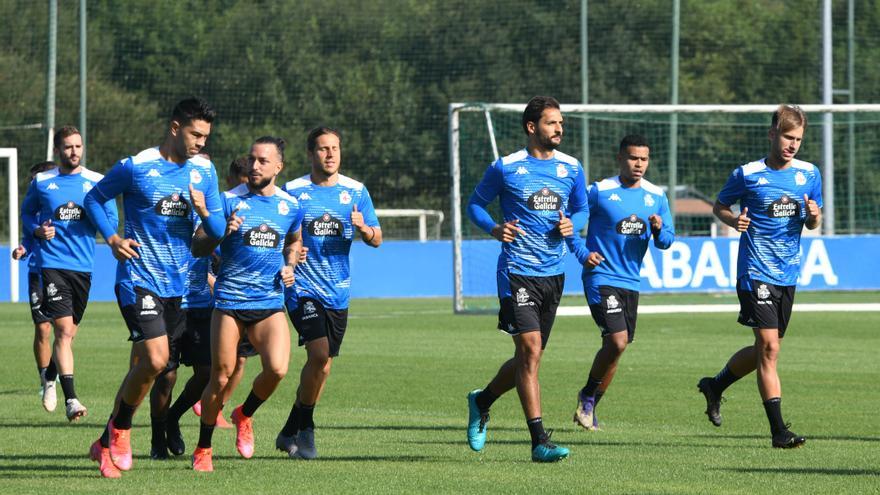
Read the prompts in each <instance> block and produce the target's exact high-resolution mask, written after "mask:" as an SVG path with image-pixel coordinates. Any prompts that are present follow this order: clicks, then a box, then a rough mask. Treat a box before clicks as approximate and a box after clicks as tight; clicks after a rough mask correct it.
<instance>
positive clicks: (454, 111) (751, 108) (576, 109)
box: [448, 103, 880, 313]
mask: <svg viewBox="0 0 880 495" xmlns="http://www.w3.org/2000/svg"><path fill="white" fill-rule="evenodd" d="M524 108H525V103H450V104H449V129H448V137H449V172H450V176H451V178H452V184H451V186H452V191H451V203H452V204H451V206H452V208H451V209H450V212H451V214H452V266H453V272H454V275H453V277H454V294H453V299H452V304H453V309H454V311H455V312H456V313H464V312H466V308H465V306H464V294H463V288H462V259H461V243H462V233H461V232H462V230H461V228H462V221H463V220H462V214H461V198H462V192H461V155H460V149H459V147H460V135H459V133H460V128H459V116H460V114H461V112H482V113H483V114H485V117H486V126H487V127H488V130H489V141H490V142H489V145H490V146H491V148H492V152H493V155H494V157H495V159H496V160H497V159H498V156H499V153H498V144H497V143H496V140H495V131H494V127H493V124H492V117H491V115H490V112H491V111H493V110H502V111H510V112H522V111H523V109H524ZM776 108H778V105H777V104H769V105H604V104H600V105H593V104H590V105H578V104H562V105H561V108H560V110H562V112H564V113H566V112H571V113H579V114H584V115H590V114H609V113H611V114H635V113H639V114H673V115H675V114H683V113H763V114H771V113H773V112H774V111H775V110H776ZM800 108H801V109H802V110H804V111H805V112H808V113H823V114H824V119H823V121H822V123H821V124H820V125H822V126H823V139H822V141H823V143H822V146H823V162H824V163H823V171H822V176H823V179H824V180H823V186H824V187H823V191H822V195H823V198H824V200H825V210H826V214H825V217H826V218H831V219H833V218H834V160H833V154H832V153H833V147H832V137H833V136H832V124H833V114H834V113H854V112H873V113H880V104H848V105H800ZM826 227H829V228H827V229H826V233H829V234H833V233H834V226H833V221H832V223H831V224H830V225H826Z"/></svg>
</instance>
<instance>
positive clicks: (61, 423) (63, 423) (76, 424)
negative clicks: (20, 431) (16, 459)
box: [0, 413, 103, 434]
mask: <svg viewBox="0 0 880 495" xmlns="http://www.w3.org/2000/svg"><path fill="white" fill-rule="evenodd" d="M102 426H103V425H102V424H99V423H89V422H83V421H73V422H68V421H67V418H65V417H64V415H63V413H62V415H61V416H59V417H58V421H55V420H54V419H51V420H46V422H45V423H37V422H22V423H12V422H0V428H91V429H93V430H95V431H98V430H99V429H100V428H101V427H102ZM98 434H100V432H99V433H98Z"/></svg>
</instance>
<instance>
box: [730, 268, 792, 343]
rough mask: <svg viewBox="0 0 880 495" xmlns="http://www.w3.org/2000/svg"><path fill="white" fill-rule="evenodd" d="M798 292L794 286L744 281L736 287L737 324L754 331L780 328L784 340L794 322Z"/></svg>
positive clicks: (738, 282)
mask: <svg viewBox="0 0 880 495" xmlns="http://www.w3.org/2000/svg"><path fill="white" fill-rule="evenodd" d="M794 291H795V286H794V285H775V284H771V283H767V282H761V281H760V280H746V279H740V280H739V281H737V283H736V296H737V297H738V298H739V318H737V321H738V322H739V323H740V324H742V325H745V326H747V327H751V328H776V329H778V330H779V338H780V339H781V338H782V337H783V336H785V329H786V328H788V322H789V320H791V309H792V306H793V305H794Z"/></svg>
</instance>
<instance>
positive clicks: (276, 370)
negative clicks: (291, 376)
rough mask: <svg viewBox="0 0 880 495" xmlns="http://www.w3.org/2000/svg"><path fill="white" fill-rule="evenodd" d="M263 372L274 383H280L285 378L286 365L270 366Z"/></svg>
mask: <svg viewBox="0 0 880 495" xmlns="http://www.w3.org/2000/svg"><path fill="white" fill-rule="evenodd" d="M264 371H265V372H266V375H268V377H269V378H271V379H272V380H274V381H277V382H280V381H281V380H283V379H284V377H285V376H287V365H286V364H285V365H281V364H278V365H272V366H270V367H268V368H267V369H266V370H264Z"/></svg>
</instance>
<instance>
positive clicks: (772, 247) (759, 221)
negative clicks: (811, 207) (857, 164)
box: [718, 158, 822, 289]
mask: <svg viewBox="0 0 880 495" xmlns="http://www.w3.org/2000/svg"><path fill="white" fill-rule="evenodd" d="M804 194H806V195H808V197H809V198H810V199H812V200H814V201H815V202H816V204H818V205H819V207H820V208H821V207H822V177H821V176H820V175H819V169H818V168H817V167H816V166H815V165H813V164H812V163H808V162H804V161H801V160H797V159H795V160H792V163H791V166H789V167H786V168H784V169H781V170H774V169H772V168H771V167H768V166H767V164H766V158H762V159H761V160H758V161H755V162H751V163H747V164H745V165H742V166H741V167H738V168H737V169H735V170H734V171H733V173H731V174H730V178H728V179H727V183H726V184H724V187H723V188H721V192H719V193H718V202H719V203H721V204H723V205H726V206H731V205H733V204H734V203H736V202H739V204H740V207H741V208H748V209H749V211H748V217H749V218H750V219H751V223H750V224H749V228H748V230H747V231H745V232H743V233H742V235H741V236H740V241H739V256H738V257H737V266H736V278H737V280H738V281H739V282H742V283H743V284H745V286H744V287H743V288H744V289H749V288H750V287H751V286H750V283H751V281H752V280H760V281H762V282H768V283H771V284H775V285H795V284H796V283H797V279H798V275H799V274H800V265H801V253H800V246H801V232H802V231H803V228H804V223H805V222H806V220H807V212H806V205H805V204H804Z"/></svg>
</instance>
